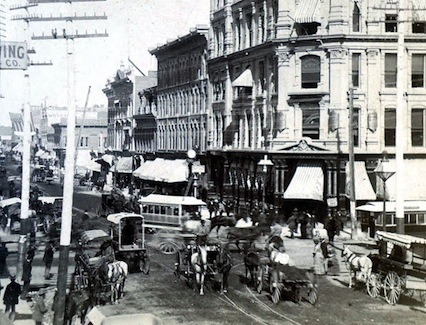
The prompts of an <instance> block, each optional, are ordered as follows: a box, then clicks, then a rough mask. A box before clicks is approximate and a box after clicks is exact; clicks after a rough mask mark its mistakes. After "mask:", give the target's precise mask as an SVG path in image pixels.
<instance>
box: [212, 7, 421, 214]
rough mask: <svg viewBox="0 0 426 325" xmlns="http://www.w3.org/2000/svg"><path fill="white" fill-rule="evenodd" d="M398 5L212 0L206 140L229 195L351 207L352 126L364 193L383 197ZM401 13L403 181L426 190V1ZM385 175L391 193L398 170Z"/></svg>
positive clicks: (393, 105)
mask: <svg viewBox="0 0 426 325" xmlns="http://www.w3.org/2000/svg"><path fill="white" fill-rule="evenodd" d="M398 14H400V11H399V10H398V1H395V0H368V1H360V0H349V1H341V0H292V1H290V0H261V1H258V0H256V1H248V0H238V1H237V0H211V15H210V17H211V27H210V43H209V54H210V55H209V61H208V72H209V78H210V81H211V85H212V88H211V98H212V112H211V113H212V115H211V124H210V125H211V130H210V133H209V147H208V151H209V154H210V155H211V158H212V159H211V164H212V170H214V169H220V170H222V171H223V172H222V173H218V175H220V177H221V179H215V182H216V184H218V186H219V187H220V192H221V193H222V195H223V196H227V197H232V198H233V199H234V200H236V201H237V203H238V204H239V205H243V204H244V205H252V204H253V202H255V201H256V200H257V201H260V200H261V199H262V196H263V195H265V197H266V198H265V200H266V202H268V203H271V204H273V205H274V207H275V209H276V211H277V212H278V211H279V212H281V213H283V214H284V215H285V216H286V217H288V216H289V215H290V213H291V210H292V209H293V208H294V207H298V208H299V210H300V209H301V210H306V211H310V212H313V213H316V214H317V215H318V216H319V217H320V218H323V217H324V216H325V215H326V213H327V211H330V209H341V210H344V209H348V206H349V203H348V199H347V191H346V186H347V183H348V180H347V173H346V166H347V162H348V159H349V144H350V142H349V135H350V134H352V135H353V142H354V153H355V194H356V195H355V196H356V200H357V205H359V204H362V203H365V202H366V201H372V200H376V199H380V195H382V194H381V193H380V188H382V187H383V186H382V184H381V180H380V179H378V178H377V177H376V175H375V174H374V172H373V171H374V169H375V167H376V166H377V163H378V160H379V159H380V158H381V157H382V152H383V151H387V152H388V153H389V158H390V160H391V161H392V160H394V157H395V149H396V147H395V135H396V109H397V88H396V80H397V49H398V27H399V25H398ZM405 16H406V17H405V19H404V21H405V23H404V26H405V33H404V36H405V37H404V38H405V42H404V48H405V51H404V53H405V54H404V58H405V59H404V62H403V64H404V65H405V67H406V68H405V69H404V70H403V71H404V74H405V75H404V77H405V80H406V92H405V96H404V98H405V100H406V107H405V108H403V109H404V110H405V111H404V119H403V121H401V123H403V125H404V130H405V131H404V132H405V133H404V139H406V145H405V149H404V165H405V170H404V171H400V172H403V173H404V183H403V184H400V185H399V186H403V187H404V189H405V191H404V193H405V194H404V195H405V198H404V199H405V200H424V199H425V197H426V186H425V185H426V184H425V182H426V181H425V179H426V178H425V177H423V176H424V174H425V173H426V171H425V168H424V167H422V166H426V165H425V163H426V162H425V153H426V148H425V146H426V142H425V139H426V137H425V132H426V120H425V118H426V106H425V95H426V78H425V73H426V71H425V67H426V65H425V58H426V43H425V40H426V2H425V1H422V0H406V8H405ZM351 88H353V94H354V95H353V97H352V98H353V114H352V116H349V110H348V105H349V102H350V98H349V95H348V91H349V89H351ZM350 128H351V129H352V130H350ZM350 131H352V132H350ZM265 154H267V155H268V158H269V159H270V160H271V161H272V163H273V166H271V167H268V168H267V169H266V174H265V173H264V169H262V166H260V165H259V164H258V163H259V161H260V160H261V159H263V157H264V155H265ZM397 172H398V171H397ZM420 175H422V176H421V177H419V176H420ZM222 184H223V185H222ZM386 185H387V191H388V195H389V199H390V200H392V199H393V200H394V199H395V186H396V184H395V177H393V178H391V179H389V181H388V182H387V183H386ZM264 188H265V189H264ZM377 191H378V192H379V193H376V192H377ZM377 194H378V195H377ZM336 202H337V203H336ZM423 222H424V221H423Z"/></svg>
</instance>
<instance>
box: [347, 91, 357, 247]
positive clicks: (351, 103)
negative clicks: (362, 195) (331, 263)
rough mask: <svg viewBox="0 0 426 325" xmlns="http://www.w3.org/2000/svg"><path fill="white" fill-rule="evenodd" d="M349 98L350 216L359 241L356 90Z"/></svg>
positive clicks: (352, 235)
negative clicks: (354, 130)
mask: <svg viewBox="0 0 426 325" xmlns="http://www.w3.org/2000/svg"><path fill="white" fill-rule="evenodd" d="M348 96H349V98H348V99H349V114H348V115H349V117H348V146H349V194H350V196H349V214H350V216H351V238H352V239H357V237H358V229H357V220H356V213H355V208H356V196H355V154H354V135H353V115H354V89H353V88H352V87H351V88H349V91H348Z"/></svg>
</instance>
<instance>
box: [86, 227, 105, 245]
mask: <svg viewBox="0 0 426 325" xmlns="http://www.w3.org/2000/svg"><path fill="white" fill-rule="evenodd" d="M102 238H109V235H108V234H107V233H106V232H105V231H104V230H102V229H92V230H86V231H84V232H83V234H82V235H81V240H82V241H83V242H85V243H87V242H89V241H92V240H95V239H102Z"/></svg>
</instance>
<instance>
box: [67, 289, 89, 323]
mask: <svg viewBox="0 0 426 325" xmlns="http://www.w3.org/2000/svg"><path fill="white" fill-rule="evenodd" d="M92 298H93V297H92V296H91V292H90V290H89V289H80V290H73V291H71V292H70V293H68V294H67V295H66V297H65V313H64V321H65V322H64V323H65V324H69V325H71V324H73V318H74V316H77V317H79V318H80V323H81V324H84V319H85V318H86V315H87V311H88V310H89V308H90V307H93V304H92Z"/></svg>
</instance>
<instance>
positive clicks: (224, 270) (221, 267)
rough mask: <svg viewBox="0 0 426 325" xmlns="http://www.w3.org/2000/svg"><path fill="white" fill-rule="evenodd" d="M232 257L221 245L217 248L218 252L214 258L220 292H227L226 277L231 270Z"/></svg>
mask: <svg viewBox="0 0 426 325" xmlns="http://www.w3.org/2000/svg"><path fill="white" fill-rule="evenodd" d="M232 263H233V262H232V257H231V254H230V253H229V251H228V250H227V249H226V248H224V247H223V246H222V245H221V246H220V247H219V252H218V254H217V256H216V266H217V271H218V276H219V279H218V280H219V282H220V292H221V293H226V292H227V291H228V277H229V273H230V271H231V268H232Z"/></svg>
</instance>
